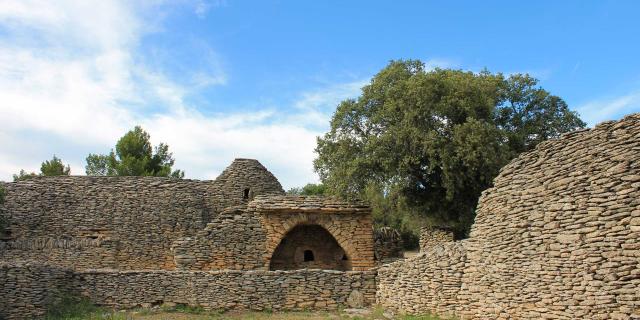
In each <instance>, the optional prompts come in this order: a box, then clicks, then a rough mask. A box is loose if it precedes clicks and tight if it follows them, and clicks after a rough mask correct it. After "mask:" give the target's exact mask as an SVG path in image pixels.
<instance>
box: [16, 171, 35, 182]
mask: <svg viewBox="0 0 640 320" xmlns="http://www.w3.org/2000/svg"><path fill="white" fill-rule="evenodd" d="M37 176H38V174H37V173H35V172H27V171H24V170H22V169H20V172H19V173H18V174H14V175H13V181H14V182H18V181H24V180H29V179H33V178H35V177H37Z"/></svg>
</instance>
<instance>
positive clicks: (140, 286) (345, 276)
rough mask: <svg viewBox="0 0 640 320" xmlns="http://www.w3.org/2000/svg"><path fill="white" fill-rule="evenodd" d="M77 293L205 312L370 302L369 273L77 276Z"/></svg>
mask: <svg viewBox="0 0 640 320" xmlns="http://www.w3.org/2000/svg"><path fill="white" fill-rule="evenodd" d="M76 277H77V281H76V283H79V284H80V285H79V288H78V289H79V292H80V293H81V294H82V295H85V296H87V297H89V299H90V300H91V301H93V302H94V303H97V304H100V305H105V306H112V307H117V308H132V307H136V306H150V305H158V304H162V303H167V302H173V303H183V304H188V305H195V306H201V307H203V308H204V309H206V310H223V309H224V310H274V311H276V310H304V309H312V310H314V309H318V310H335V309H337V308H339V307H341V306H348V300H349V301H350V302H351V304H352V305H353V306H362V305H371V304H373V303H374V301H375V292H376V285H375V272H372V271H364V272H358V271H350V272H342V271H329V270H296V271H236V270H224V271H208V272H207V271H165V270H158V271H99V270H92V271H82V272H78V273H76Z"/></svg>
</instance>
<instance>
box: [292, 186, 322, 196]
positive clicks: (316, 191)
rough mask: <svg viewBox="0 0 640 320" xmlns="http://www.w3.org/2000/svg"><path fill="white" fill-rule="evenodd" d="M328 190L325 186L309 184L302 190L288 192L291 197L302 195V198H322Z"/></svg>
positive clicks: (293, 189)
mask: <svg viewBox="0 0 640 320" xmlns="http://www.w3.org/2000/svg"><path fill="white" fill-rule="evenodd" d="M326 190H327V188H326V187H325V185H324V184H322V183H319V184H315V183H307V184H306V185H305V186H304V187H302V188H291V189H289V190H287V194H290V195H302V196H321V195H324V194H325V193H326Z"/></svg>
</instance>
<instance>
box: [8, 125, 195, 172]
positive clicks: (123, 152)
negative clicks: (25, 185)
mask: <svg viewBox="0 0 640 320" xmlns="http://www.w3.org/2000/svg"><path fill="white" fill-rule="evenodd" d="M174 163H175V160H174V159H173V154H172V153H171V152H169V146H168V145H167V144H164V143H160V144H159V145H157V146H155V147H153V146H152V145H151V142H150V136H149V134H148V133H147V132H146V131H144V130H143V129H142V127H140V126H135V127H134V128H133V129H132V130H130V131H129V132H127V133H126V134H125V135H124V136H122V137H121V138H120V139H119V140H118V141H117V143H116V145H115V149H111V151H110V152H109V153H108V154H93V153H91V154H89V155H88V156H87V158H86V166H85V173H86V174H87V175H89V176H155V177H171V178H176V179H182V178H184V171H182V170H173V165H174ZM70 174H71V168H70V167H69V165H65V164H64V163H63V162H62V160H61V159H60V158H58V157H57V156H56V155H55V154H54V155H53V158H52V159H51V160H46V161H44V162H42V164H41V165H40V172H39V173H35V172H27V171H25V170H23V169H21V170H20V172H18V173H17V174H14V175H13V181H14V182H16V181H24V180H28V179H32V178H35V177H52V176H68V175H70Z"/></svg>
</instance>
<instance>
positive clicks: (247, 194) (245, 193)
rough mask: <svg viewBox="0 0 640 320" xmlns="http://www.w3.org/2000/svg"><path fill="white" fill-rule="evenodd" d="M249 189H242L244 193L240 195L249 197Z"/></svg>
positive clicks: (244, 197) (245, 197)
mask: <svg viewBox="0 0 640 320" xmlns="http://www.w3.org/2000/svg"><path fill="white" fill-rule="evenodd" d="M249 191H250V189H249V188H247V189H244V193H243V195H242V198H243V199H249Z"/></svg>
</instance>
